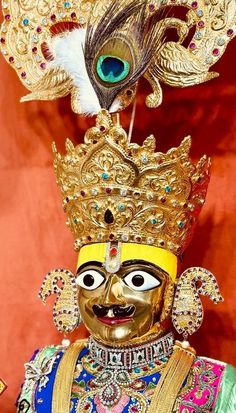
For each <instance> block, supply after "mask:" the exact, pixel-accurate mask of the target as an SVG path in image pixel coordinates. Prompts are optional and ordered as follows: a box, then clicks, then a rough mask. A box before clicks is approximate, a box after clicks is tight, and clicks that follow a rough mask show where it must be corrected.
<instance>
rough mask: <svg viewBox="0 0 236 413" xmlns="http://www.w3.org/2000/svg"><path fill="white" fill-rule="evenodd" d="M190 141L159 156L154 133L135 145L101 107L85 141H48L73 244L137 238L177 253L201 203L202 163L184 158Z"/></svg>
mask: <svg viewBox="0 0 236 413" xmlns="http://www.w3.org/2000/svg"><path fill="white" fill-rule="evenodd" d="M190 145H191V138H189V137H187V138H185V139H184V140H183V142H182V143H181V145H180V146H179V147H178V148H173V149H171V150H169V151H168V152H167V153H166V154H164V153H161V152H155V146H156V142H155V138H154V136H149V137H148V138H147V139H146V140H145V141H144V143H143V146H139V145H137V144H134V143H129V141H128V137H127V134H126V133H125V131H124V129H122V127H121V126H120V125H119V123H118V124H117V123H116V122H115V123H113V122H112V119H111V116H110V115H109V114H108V112H106V111H103V112H101V113H100V114H99V115H98V117H97V121H96V126H95V127H93V128H91V129H89V130H88V131H87V133H86V135H85V143H84V144H81V145H78V146H76V147H74V146H73V144H72V142H71V141H69V140H67V143H66V150H67V152H66V155H65V156H62V155H60V154H59V153H58V152H57V150H56V147H55V145H54V152H55V161H54V166H55V171H56V176H57V182H58V185H59V186H60V189H61V192H62V195H63V205H64V209H65V211H66V212H67V216H68V221H67V223H68V225H69V227H70V229H71V231H72V233H73V234H74V236H75V248H76V250H79V249H80V247H82V246H83V245H85V244H89V243H94V242H109V241H123V242H133V243H141V244H142V243H143V244H149V245H154V246H157V247H161V248H165V249H167V250H169V251H171V252H173V253H174V254H177V255H179V254H181V253H182V252H183V251H184V249H185V248H186V247H187V245H188V243H189V241H190V239H191V235H192V233H193V230H194V227H195V222H196V218H197V216H198V214H199V212H200V210H201V208H202V206H203V204H204V201H205V196H206V191H207V186H208V181H209V160H208V159H207V158H206V157H205V156H204V157H202V158H201V159H200V161H199V162H198V164H197V165H193V164H192V163H191V161H190V159H189V150H190Z"/></svg>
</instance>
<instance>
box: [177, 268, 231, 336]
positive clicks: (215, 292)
mask: <svg viewBox="0 0 236 413" xmlns="http://www.w3.org/2000/svg"><path fill="white" fill-rule="evenodd" d="M199 295H206V296H208V297H209V298H210V299H211V300H212V301H213V302H214V303H215V304H217V303H218V302H220V301H223V297H222V296H221V294H220V290H219V287H218V284H217V281H216V278H215V277H214V275H213V274H212V273H211V272H210V271H208V270H205V269H204V268H199V267H193V268H189V269H187V270H186V271H184V272H183V274H182V275H181V276H180V278H179V281H178V283H177V288H176V293H175V298H174V303H173V309H172V322H173V325H174V327H175V329H176V330H177V332H178V333H179V334H183V336H184V339H185V340H187V337H188V335H192V334H193V333H195V332H196V331H197V330H198V329H199V327H200V326H201V324H202V321H203V307H202V303H201V300H200V297H199Z"/></svg>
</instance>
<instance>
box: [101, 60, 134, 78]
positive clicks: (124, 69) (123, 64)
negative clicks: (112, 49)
mask: <svg viewBox="0 0 236 413" xmlns="http://www.w3.org/2000/svg"><path fill="white" fill-rule="evenodd" d="M129 71H130V64H129V62H127V60H123V59H121V58H119V57H116V56H112V55H102V56H100V57H99V58H98V61H97V74H98V76H99V77H100V79H101V80H103V82H108V83H117V82H120V81H121V80H124V79H125V78H126V77H127V76H128V74H129Z"/></svg>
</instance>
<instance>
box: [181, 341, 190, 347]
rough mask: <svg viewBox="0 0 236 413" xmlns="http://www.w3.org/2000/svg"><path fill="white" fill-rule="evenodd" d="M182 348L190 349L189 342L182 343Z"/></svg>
mask: <svg viewBox="0 0 236 413" xmlns="http://www.w3.org/2000/svg"><path fill="white" fill-rule="evenodd" d="M182 347H183V348H188V347H190V343H189V342H188V341H182Z"/></svg>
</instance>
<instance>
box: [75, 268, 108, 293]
mask: <svg viewBox="0 0 236 413" xmlns="http://www.w3.org/2000/svg"><path fill="white" fill-rule="evenodd" d="M104 280H105V277H104V276H103V275H102V274H100V272H98V271H96V270H86V271H84V272H82V273H81V274H79V275H78V277H77V278H76V284H77V285H79V286H80V287H82V288H85V290H95V289H96V288H98V287H100V285H102V283H103V281H104Z"/></svg>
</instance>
